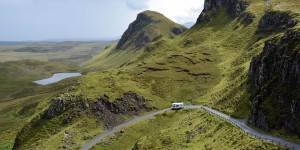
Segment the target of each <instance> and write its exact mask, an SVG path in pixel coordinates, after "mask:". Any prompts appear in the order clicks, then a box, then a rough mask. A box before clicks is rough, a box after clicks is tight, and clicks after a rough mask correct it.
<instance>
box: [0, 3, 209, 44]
mask: <svg viewBox="0 0 300 150" xmlns="http://www.w3.org/2000/svg"><path fill="white" fill-rule="evenodd" d="M203 3H204V0H0V41H22V40H25V41H27V40H48V39H86V38H116V37H120V36H121V35H122V34H123V32H124V31H125V30H126V29H127V27H128V25H129V23H131V22H132V21H134V20H135V18H136V15H137V14H138V13H140V12H141V11H143V10H155V11H158V12H160V13H162V14H164V15H165V16H167V17H168V18H170V19H171V20H173V21H175V22H177V23H181V24H183V23H186V22H195V21H196V19H197V17H198V15H199V14H200V13H201V11H202V9H203Z"/></svg>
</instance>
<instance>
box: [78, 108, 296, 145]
mask: <svg viewBox="0 0 300 150" xmlns="http://www.w3.org/2000/svg"><path fill="white" fill-rule="evenodd" d="M187 108H188V109H204V110H206V111H208V112H210V113H212V114H214V115H217V116H218V117H220V118H222V119H224V120H226V121H228V122H230V123H231V124H233V125H235V126H236V127H238V128H240V129H241V130H242V131H243V132H245V133H246V134H249V135H251V136H253V137H254V138H257V139H261V140H266V141H269V142H272V143H276V144H278V145H281V146H284V147H286V148H290V149H295V150H300V145H299V144H296V143H293V142H290V141H287V140H285V139H282V138H278V137H275V136H272V135H269V134H264V133H260V132H258V131H256V130H254V129H253V128H251V127H249V126H248V125H247V124H246V123H245V122H244V120H238V119H234V118H232V117H230V116H228V115H225V114H223V113H221V112H219V111H217V110H214V109H211V108H208V107H205V106H197V105H188V106H185V109H187ZM170 110H171V108H167V109H164V110H160V111H157V112H154V113H151V114H147V115H144V116H140V117H135V118H133V119H131V120H129V121H127V122H125V123H123V124H120V125H118V126H116V127H114V128H113V129H111V130H108V131H106V132H104V133H102V134H100V135H98V136H96V137H95V138H94V139H92V140H91V141H90V142H89V143H87V144H86V145H84V146H83V147H82V150H88V149H90V148H92V147H93V146H94V145H96V144H97V143H98V142H99V141H100V140H102V139H103V138H105V137H107V136H109V135H110V134H112V133H114V132H116V131H118V130H120V129H121V128H123V127H126V126H127V125H129V124H131V123H134V122H138V121H141V120H143V119H146V118H150V117H153V116H155V115H158V114H162V113H164V112H166V111H170Z"/></svg>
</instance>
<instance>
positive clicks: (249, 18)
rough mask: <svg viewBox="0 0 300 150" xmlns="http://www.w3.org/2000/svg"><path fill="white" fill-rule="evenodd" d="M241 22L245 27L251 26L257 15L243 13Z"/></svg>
mask: <svg viewBox="0 0 300 150" xmlns="http://www.w3.org/2000/svg"><path fill="white" fill-rule="evenodd" d="M239 19H240V20H241V22H242V23H243V24H245V25H249V24H251V23H252V22H253V20H254V19H255V15H254V14H252V13H249V12H245V13H243V14H242V15H241V16H240V18H239Z"/></svg>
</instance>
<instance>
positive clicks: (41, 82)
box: [33, 73, 82, 85]
mask: <svg viewBox="0 0 300 150" xmlns="http://www.w3.org/2000/svg"><path fill="white" fill-rule="evenodd" d="M81 75H82V74H81V73H55V74H53V75H52V77H50V78H47V79H42V80H37V81H33V82H34V83H36V84H39V85H48V84H52V83H56V82H59V81H61V80H63V79H67V78H71V77H77V76H81Z"/></svg>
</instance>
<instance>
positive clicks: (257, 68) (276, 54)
mask: <svg viewBox="0 0 300 150" xmlns="http://www.w3.org/2000/svg"><path fill="white" fill-rule="evenodd" d="M267 20H269V19H267ZM288 20H289V19H288ZM278 21H279V20H278ZM283 22H286V23H287V22H289V21H283ZM270 23H274V24H277V25H278V22H277V21H276V20H275V21H274V20H273V21H270V20H269V21H264V23H262V24H263V25H264V24H270ZM279 24H281V23H279ZM292 24H294V23H292ZM249 83H250V88H251V93H252V99H251V111H250V114H249V118H248V121H249V123H250V124H253V125H255V126H256V127H259V128H261V129H263V130H266V131H268V130H270V129H276V130H279V129H285V131H286V132H287V133H289V134H297V135H298V136H299V137H300V95H299V93H300V29H289V30H287V31H286V32H285V33H284V35H283V36H281V37H275V38H273V39H271V40H268V41H266V42H265V47H264V50H263V52H262V53H261V54H260V55H259V56H258V57H256V58H254V59H253V60H252V62H251V66H250V71H249Z"/></svg>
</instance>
